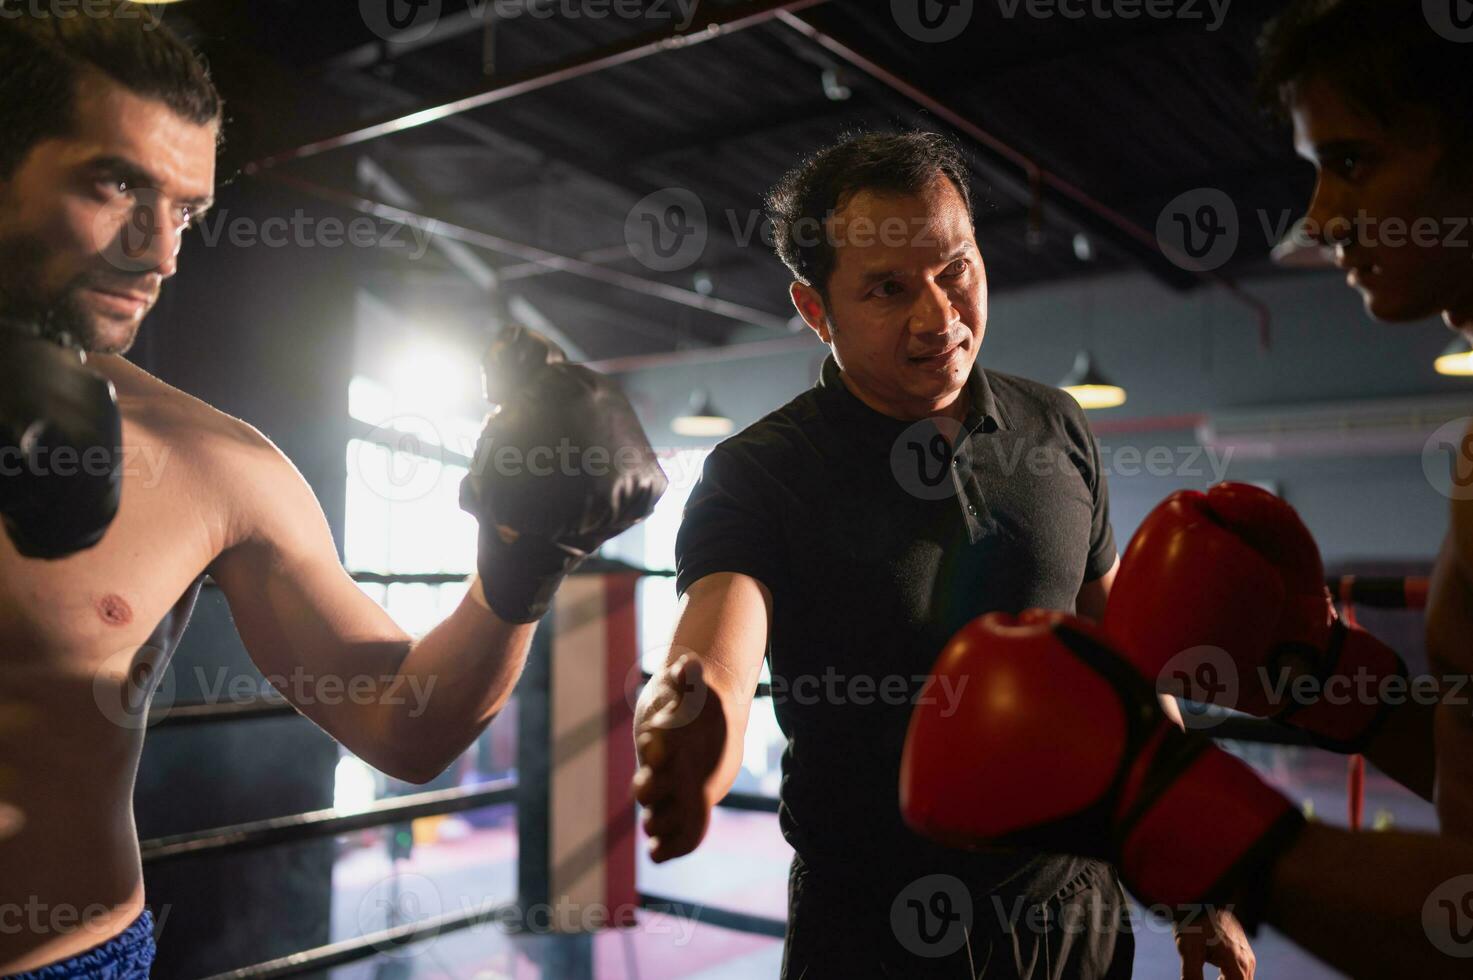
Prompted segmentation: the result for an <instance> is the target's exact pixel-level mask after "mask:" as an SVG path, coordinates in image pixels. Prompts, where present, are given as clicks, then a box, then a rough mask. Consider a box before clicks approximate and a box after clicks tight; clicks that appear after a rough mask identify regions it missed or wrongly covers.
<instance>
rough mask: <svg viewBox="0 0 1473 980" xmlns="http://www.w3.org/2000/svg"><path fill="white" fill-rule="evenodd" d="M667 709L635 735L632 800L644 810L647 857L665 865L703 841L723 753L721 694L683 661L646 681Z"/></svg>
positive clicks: (687, 659) (695, 664) (698, 669)
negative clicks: (636, 756) (713, 783)
mask: <svg viewBox="0 0 1473 980" xmlns="http://www.w3.org/2000/svg"><path fill="white" fill-rule="evenodd" d="M650 683H651V684H652V685H658V688H657V690H656V691H655V692H654V694H655V696H657V697H660V699H661V700H662V701H665V702H666V703H665V704H664V706H663V707H662V708H661V709H660V710H659V711H658V712H657V713H656V714H655V715H654V716H652V717H651V718H650V719H649V721H648V722H647V723H646V724H645V725H643V726H642V727H641V729H640V730H639V731H638V732H637V733H636V734H635V740H634V741H635V749H636V751H637V752H638V754H639V761H640V768H639V770H638V771H637V772H636V773H635V775H634V798H635V800H636V801H638V802H639V804H640V805H641V806H643V807H644V808H645V813H644V830H645V833H646V834H648V835H649V838H650V843H649V848H650V856H651V857H652V858H653V859H654V860H655V861H656V862H661V861H668V860H670V859H671V858H677V857H681V856H683V855H686V854H689V853H690V852H691V851H694V850H695V849H696V847H697V845H699V844H700V843H701V840H702V839H703V838H704V837H705V836H706V828H707V827H708V826H709V825H710V821H711V808H712V807H713V806H715V804H716V802H717V801H716V800H715V799H714V798H713V797H714V790H712V789H711V787H710V783H711V781H712V778H713V777H714V776H715V775H716V774H717V770H718V769H719V768H720V765H721V760H722V756H723V754H724V752H725V749H726V715H725V712H724V710H723V704H722V700H721V696H720V694H718V693H717V692H716V691H715V690H714V689H713V688H711V687H710V686H709V685H708V684H707V683H706V681H705V676H704V672H703V671H702V668H701V664H700V662H699V661H696V660H694V659H692V658H690V657H688V656H685V657H681V658H680V659H679V660H677V661H675V662H674V663H672V664H670V665H668V666H666V667H665V668H664V669H662V670H661V671H660V672H659V673H657V674H655V676H654V677H653V678H652V679H651V680H650Z"/></svg>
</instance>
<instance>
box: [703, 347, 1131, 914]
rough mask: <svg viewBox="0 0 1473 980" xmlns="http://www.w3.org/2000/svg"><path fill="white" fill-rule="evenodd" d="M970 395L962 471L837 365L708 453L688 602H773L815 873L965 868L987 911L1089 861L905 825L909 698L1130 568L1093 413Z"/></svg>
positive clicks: (1033, 387) (978, 373)
mask: <svg viewBox="0 0 1473 980" xmlns="http://www.w3.org/2000/svg"><path fill="white" fill-rule="evenodd" d="M968 390H969V393H970V400H969V401H970V408H969V411H968V413H967V415H966V418H965V419H964V420H963V422H962V431H963V432H964V433H965V436H964V438H961V439H957V440H956V443H957V445H958V446H959V451H958V452H956V453H955V454H954V455H953V454H952V453H951V450H950V444H949V442H947V441H944V440H941V441H938V440H937V439H936V436H937V432H936V430H935V429H934V428H932V427H931V426H930V425H929V424H927V423H924V422H923V423H920V424H919V425H918V424H916V423H910V422H903V421H898V420H896V419H892V418H890V417H888V416H885V415H882V414H881V413H879V412H876V411H875V410H874V409H872V408H870V407H869V406H867V405H865V404H864V403H863V402H862V401H860V400H859V399H858V398H856V397H855V396H854V395H853V394H852V393H851V392H850V391H849V390H848V388H846V387H845V386H844V383H843V381H842V379H841V378H840V375H839V368H838V365H837V364H836V363H835V362H834V359H833V357H832V355H831V356H830V357H829V358H828V359H827V360H826V361H825V362H824V365H823V370H822V373H821V376H820V378H819V381H818V384H816V385H815V386H814V387H813V388H811V389H809V390H808V391H806V392H804V393H803V394H801V395H799V396H798V397H797V398H795V399H793V400H792V401H791V402H789V403H788V404H787V405H784V406H783V407H782V408H780V409H778V410H777V411H775V412H772V413H771V414H769V415H767V416H766V417H765V418H763V419H761V420H760V421H758V422H756V423H755V424H753V425H752V426H750V427H748V428H746V429H744V430H743V431H741V432H739V433H737V434H736V435H734V436H732V437H731V438H729V439H727V440H725V441H724V442H722V443H721V444H720V445H718V446H717V447H716V448H715V450H714V451H713V452H712V453H711V455H710V457H708V459H707V460H706V465H705V470H704V471H703V473H702V476H701V480H700V482H699V483H698V484H697V485H696V487H695V490H694V491H693V492H692V494H691V497H690V502H689V503H688V504H687V506H686V510H685V516H684V520H683V523H682V524H681V528H680V533H679V535H678V537H677V540H676V546H675V551H676V567H677V570H678V578H677V580H676V585H677V588H678V589H679V591H680V593H681V594H682V595H683V594H684V593H685V591H686V590H687V589H689V588H690V586H691V585H692V584H693V583H695V582H696V581H698V580H699V579H701V578H704V577H705V576H707V575H711V574H713V573H716V572H740V573H743V574H745V575H750V576H751V577H753V578H755V579H757V580H758V581H759V582H761V583H763V584H764V585H765V586H767V588H768V590H769V591H770V592H771V593H772V601H773V623H772V632H771V646H770V648H769V650H768V657H769V667H770V668H771V672H772V677H773V702H774V708H775V710H776V713H777V720H778V723H779V725H780V726H781V728H782V730H783V732H784V734H786V735H787V737H788V746H787V749H786V750H785V751H784V753H783V780H782V790H781V796H782V807H781V810H780V820H781V824H782V829H783V833H784V835H785V836H786V837H787V839H788V842H789V843H790V844H792V846H793V848H794V849H795V850H796V851H797V854H798V856H799V858H800V859H801V860H802V861H803V862H804V863H805V864H806V865H807V866H808V867H810V868H811V869H812V870H813V871H815V872H823V873H826V874H833V875H843V876H846V877H855V878H856V879H857V880H859V881H864V882H867V883H872V884H876V885H881V886H883V887H888V886H889V885H890V883H891V882H892V881H893V882H902V883H903V882H906V881H909V880H911V879H913V878H915V877H917V876H919V875H921V874H927V873H934V872H946V873H951V874H956V875H958V876H960V877H962V878H963V879H964V880H966V881H967V883H968V885H969V887H971V888H972V890H973V893H974V895H975V896H976V897H977V898H978V899H980V898H981V895H982V894H986V893H987V892H988V891H997V892H1000V893H1004V894H1008V895H1019V896H1025V897H1027V898H1029V899H1035V900H1039V901H1042V900H1046V899H1047V898H1048V897H1049V896H1050V895H1052V894H1054V893H1055V892H1056V891H1057V890H1058V889H1059V888H1061V887H1063V886H1064V885H1066V884H1068V883H1069V882H1070V880H1071V879H1074V878H1076V877H1077V876H1079V875H1080V874H1081V873H1083V872H1085V871H1087V870H1091V869H1090V868H1088V867H1087V862H1081V861H1079V860H1078V859H1074V858H1065V857H1055V856H1043V855H1039V854H1036V853H1032V852H1027V853H1025V852H1017V851H1005V852H1003V851H996V852H987V853H976V854H974V853H967V852H961V851H956V850H951V849H947V848H943V847H940V846H939V845H935V844H932V843H930V842H929V841H926V840H925V839H923V838H921V837H919V836H917V835H916V834H914V833H912V832H911V831H910V830H909V829H908V828H907V827H906V826H905V825H904V823H903V821H902V820H901V817H900V809H899V801H898V783H899V765H900V752H901V747H902V745H903V744H904V740H905V728H906V724H907V721H908V719H909V716H910V709H911V706H912V702H911V699H912V698H913V697H916V696H930V697H938V698H942V699H946V698H948V697H949V696H950V697H954V696H955V692H954V691H950V692H949V691H947V690H946V689H943V688H941V687H939V686H938V685H926V684H925V683H924V681H925V678H926V676H927V674H928V672H929V670H930V667H931V665H932V664H933V663H934V662H935V660H936V657H937V655H938V654H939V653H940V652H941V648H942V646H944V645H945V643H946V641H947V640H948V639H950V637H951V636H952V634H953V633H955V632H956V631H957V630H958V629H959V628H961V627H962V626H963V625H964V624H966V623H967V622H969V621H971V620H972V619H974V618H975V617H977V616H980V615H982V614H983V613H987V612H993V611H997V610H1002V611H1007V612H1018V611H1021V610H1023V609H1027V608H1031V607H1042V608H1050V609H1064V610H1072V609H1073V608H1074V600H1075V597H1076V595H1077V593H1078V592H1079V588H1080V586H1081V585H1082V584H1083V583H1084V582H1086V581H1090V580H1093V579H1096V578H1099V577H1100V576H1101V575H1103V574H1105V573H1106V572H1107V571H1109V569H1110V566H1111V565H1112V564H1114V561H1115V541H1114V537H1113V535H1112V533H1111V530H1110V522H1109V498H1108V492H1107V490H1106V486H1105V476H1104V473H1103V472H1101V469H1100V461H1099V454H1098V451H1097V447H1096V446H1095V442H1094V438H1093V437H1092V435H1091V434H1090V431H1089V426H1088V424H1087V423H1086V422H1085V419H1084V413H1083V411H1081V409H1080V408H1079V405H1078V404H1077V403H1076V402H1075V401H1074V399H1073V398H1071V397H1070V396H1069V395H1068V394H1067V393H1065V392H1062V391H1060V390H1058V389H1056V388H1052V387H1049V386H1047V385H1042V384H1039V383H1037V382H1033V381H1028V380H1025V379H1023V378H1017V377H1013V376H1010V375H1006V374H1000V373H998V372H994V371H985V370H983V369H982V367H981V366H980V364H979V365H977V366H975V367H974V368H973V371H972V375H971V378H970V380H969V382H968ZM942 703H943V705H944V704H946V703H948V702H947V701H946V700H943V701H942ZM1041 778H1042V777H1041ZM1094 870H1098V869H1094ZM979 889H980V890H981V891H980V893H979V891H978V890H979Z"/></svg>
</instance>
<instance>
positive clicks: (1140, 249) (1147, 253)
mask: <svg viewBox="0 0 1473 980" xmlns="http://www.w3.org/2000/svg"><path fill="white" fill-rule="evenodd" d="M776 17H777V19H778V20H779V21H781V22H782V23H783V24H784V25H786V26H787V27H789V28H791V29H792V30H793V31H796V32H797V33H798V34H800V35H802V36H803V37H806V38H807V39H808V40H809V41H811V42H813V43H814V44H817V45H819V46H820V47H822V48H823V49H824V50H826V51H828V52H829V53H831V54H833V55H836V56H837V57H839V58H840V59H842V60H843V61H844V62H845V63H846V64H848V65H850V66H852V67H853V68H855V69H857V70H859V71H861V72H863V73H864V74H866V75H868V76H869V77H870V78H873V79H874V80H875V81H877V82H879V83H881V84H882V85H884V86H886V87H887V88H889V89H891V90H892V91H894V92H897V93H899V94H900V95H902V96H904V97H905V98H907V99H909V100H911V101H912V102H914V103H915V104H916V105H919V106H920V107H922V108H923V109H925V110H926V111H928V112H930V113H932V114H934V115H935V116H936V117H937V118H938V119H940V120H942V121H943V122H945V123H946V124H947V125H948V126H951V127H952V128H953V129H955V130H957V131H958V132H960V133H963V134H965V135H966V136H967V137H968V138H970V139H971V140H973V141H974V142H976V143H977V144H978V145H979V146H982V147H984V148H985V149H987V150H989V151H990V152H991V153H993V154H995V155H996V156H998V157H1000V158H1001V159H1002V160H1004V161H1006V162H1008V163H1010V164H1012V165H1014V166H1016V167H1018V168H1019V169H1021V170H1022V171H1023V172H1024V174H1025V175H1026V176H1027V181H1028V187H1030V188H1037V187H1048V188H1049V189H1051V190H1053V191H1054V192H1055V193H1057V194H1058V195H1060V196H1061V197H1062V198H1064V200H1065V201H1066V202H1068V203H1070V204H1072V205H1073V210H1074V212H1075V216H1076V218H1077V217H1079V216H1080V212H1083V214H1085V215H1088V216H1091V217H1093V218H1094V219H1096V220H1095V221H1092V222H1090V224H1091V225H1097V224H1098V223H1100V222H1103V223H1104V224H1105V225H1106V226H1107V228H1108V229H1111V230H1113V235H1112V237H1113V239H1114V240H1115V241H1116V243H1117V244H1120V245H1123V246H1125V250H1126V252H1127V254H1130V255H1133V256H1136V257H1137V259H1138V260H1140V262H1141V264H1142V265H1143V266H1144V267H1145V268H1146V270H1147V271H1148V272H1150V273H1151V274H1152V275H1154V276H1156V277H1157V278H1158V279H1164V280H1165V281H1167V282H1169V283H1170V284H1172V285H1178V284H1179V283H1180V281H1181V276H1182V275H1183V274H1185V275H1187V276H1191V277H1194V278H1196V279H1198V280H1200V281H1204V282H1210V283H1212V284H1215V285H1217V286H1219V287H1221V288H1222V289H1224V290H1225V291H1226V292H1227V293H1229V294H1230V295H1231V296H1233V297H1234V298H1235V299H1237V300H1238V301H1239V302H1240V303H1242V304H1243V305H1245V306H1247V307H1248V308H1249V309H1250V310H1252V311H1253V314H1254V317H1255V321H1256V323H1257V325H1258V336H1259V344H1260V345H1261V346H1262V347H1264V348H1267V347H1268V344H1269V310H1268V306H1267V305H1266V304H1265V303H1264V302H1263V301H1262V300H1260V299H1258V297H1256V296H1253V295H1251V294H1250V293H1247V292H1245V291H1244V290H1243V289H1242V287H1240V286H1239V285H1238V284H1237V283H1235V282H1233V281H1232V280H1231V279H1228V278H1227V277H1226V276H1222V275H1218V274H1216V273H1211V272H1198V273H1192V272H1188V271H1187V270H1183V269H1180V268H1178V267H1177V266H1176V265H1174V264H1170V263H1168V262H1167V260H1166V257H1165V256H1164V254H1163V252H1162V249H1163V243H1162V242H1160V241H1158V240H1157V238H1156V236H1155V235H1154V234H1152V233H1151V232H1149V231H1147V230H1145V229H1144V228H1142V227H1140V226H1139V225H1137V224H1136V223H1135V222H1133V221H1131V220H1130V219H1129V218H1127V217H1126V216H1125V215H1123V214H1121V213H1120V212H1118V211H1116V210H1115V209H1113V208H1111V207H1110V206H1109V205H1107V204H1105V203H1104V202H1102V201H1100V200H1097V199H1096V198H1094V197H1092V196H1091V195H1090V194H1089V193H1088V192H1086V191H1085V190H1083V189H1082V188H1079V187H1077V186H1075V185H1074V184H1072V183H1070V182H1069V181H1067V180H1065V179H1064V178H1063V177H1060V176H1059V175H1058V174H1055V173H1053V172H1051V171H1049V170H1047V169H1045V168H1044V167H1043V166H1042V165H1041V164H1039V163H1038V162H1037V161H1036V160H1034V159H1033V158H1032V157H1030V156H1028V155H1027V154H1026V153H1023V152H1022V151H1020V150H1018V149H1017V148H1015V147H1014V146H1012V145H1011V144H1010V143H1008V142H1006V141H1005V140H1002V139H1000V138H999V137H997V136H995V135H993V134H992V133H990V132H988V131H987V130H985V129H983V128H982V127H981V126H979V125H977V124H976V123H975V122H973V121H972V120H971V119H969V118H967V117H966V116H965V115H963V114H962V113H960V112H958V111H957V110H955V109H953V108H951V107H950V106H949V105H946V104H945V103H944V102H942V101H941V100H940V99H938V98H936V97H935V96H933V95H931V94H929V93H928V92H926V91H925V90H924V89H922V88H921V87H920V86H918V85H916V84H914V83H912V82H910V81H908V80H906V79H905V78H903V77H901V76H900V75H899V74H897V73H896V72H894V71H892V70H891V69H889V68H886V67H885V66H884V65H881V64H880V63H879V62H876V61H873V60H871V59H870V58H868V57H866V56H865V55H864V54H862V53H861V52H859V51H858V50H856V49H854V48H852V47H850V46H849V45H848V44H846V43H844V42H843V41H841V40H839V39H838V38H836V37H834V36H833V35H831V34H829V33H828V32H826V31H824V30H823V29H822V28H820V27H818V26H817V25H815V24H814V23H813V22H812V21H811V20H810V19H808V18H804V17H800V16H799V15H798V14H797V13H796V12H790V11H787V10H779V11H777V13H776ZM1023 200H1024V202H1025V203H1031V202H1030V199H1029V198H1027V197H1024V198H1023ZM1143 253H1144V254H1143ZM1151 256H1156V259H1155V261H1151ZM1182 258H1185V257H1184V256H1183V257H1182Z"/></svg>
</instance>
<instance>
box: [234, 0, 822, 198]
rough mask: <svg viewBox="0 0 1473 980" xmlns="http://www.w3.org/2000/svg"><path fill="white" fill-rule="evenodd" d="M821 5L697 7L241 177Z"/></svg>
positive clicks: (780, 0) (802, 1) (810, 1)
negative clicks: (684, 20)
mask: <svg viewBox="0 0 1473 980" xmlns="http://www.w3.org/2000/svg"><path fill="white" fill-rule="evenodd" d="M823 2H824V0H752V2H751V3H746V4H739V5H735V6H731V7H724V8H719V9H717V10H714V11H713V10H710V9H709V8H705V7H703V9H704V10H705V11H706V12H704V13H702V14H700V15H699V16H697V17H696V18H695V20H693V21H692V22H691V23H690V24H689V25H688V26H687V27H686V29H685V30H683V31H682V30H679V29H678V28H676V29H670V30H662V31H650V32H646V33H644V34H640V35H638V36H636V37H634V38H631V39H628V40H624V41H619V42H617V43H615V44H609V45H605V46H603V47H600V48H595V49H594V50H593V51H589V52H585V53H584V54H580V55H577V56H576V57H573V58H569V59H565V60H563V61H561V62H558V63H556V64H554V65H551V66H548V67H545V68H539V69H536V70H533V71H526V72H519V73H517V74H514V75H512V76H510V77H508V78H505V79H502V80H500V81H497V82H494V83H492V84H491V85H488V86H486V87H483V88H479V89H477V90H476V91H474V92H471V93H469V94H467V95H464V96H462V97H460V98H458V99H452V100H450V101H449V102H437V103H433V104H431V105H426V106H422V107H421V108H419V109H416V110H414V111H411V112H403V113H395V114H394V115H392V116H390V117H388V118H386V119H381V120H379V121H377V122H374V123H370V124H369V125H366V126H360V127H358V128H356V129H351V130H348V131H347V132H343V133H338V134H336V135H334V136H329V137H327V138H325V139H320V140H314V141H313V142H311V143H305V144H303V145H301V146H296V147H292V148H290V149H287V150H282V151H280V152H278V153H273V154H271V155H270V156H266V157H263V158H261V159H260V160H256V161H253V162H252V163H248V164H246V165H245V167H244V168H243V170H244V172H245V173H247V174H255V173H259V172H261V171H263V170H267V169H269V168H271V167H277V166H280V165H281V164H283V163H289V162H291V161H293V160H305V159H307V158H308V157H314V156H318V155H319V154H322V153H327V152H329V151H331V150H336V149H340V148H342V147H345V146H354V145H357V144H359V143H366V142H368V141H370V140H376V139H379V138H381V137H384V136H389V135H392V134H394V133H402V132H404V131H405V130H409V129H415V128H417V127H420V126H424V125H427V124H429V123H433V122H440V121H441V120H444V119H448V118H450V117H452V116H458V115H460V114H461V113H464V112H469V111H471V110H472V109H479V108H481V107H482V106H488V105H492V104H494V103H497V102H505V101H507V100H508V99H514V98H517V97H518V96H522V95H527V94H529V93H531V92H538V91H541V90H542V89H545V88H550V87H552V86H554V85H559V84H561V83H563V82H567V81H572V80H573V79H577V78H585V77H587V76H589V75H594V74H596V73H598V72H601V71H604V70H605V69H608V68H615V67H618V66H620V65H627V64H632V63H634V62H636V61H641V60H643V59H645V58H648V57H650V56H651V55H655V54H660V53H661V52H664V51H673V50H678V49H680V48H686V47H690V46H692V45H696V44H700V43H702V42H703V41H710V40H714V39H715V38H718V37H722V36H724V35H727V34H734V33H736V32H737V31H742V30H746V29H747V28H749V27H756V26H757V25H759V24H765V23H767V22H769V21H771V20H772V19H773V18H774V17H776V16H778V15H779V14H782V13H786V12H787V11H790V10H802V9H804V8H807V7H813V6H816V5H818V4H820V3H823Z"/></svg>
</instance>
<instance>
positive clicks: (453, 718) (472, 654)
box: [349, 600, 537, 782]
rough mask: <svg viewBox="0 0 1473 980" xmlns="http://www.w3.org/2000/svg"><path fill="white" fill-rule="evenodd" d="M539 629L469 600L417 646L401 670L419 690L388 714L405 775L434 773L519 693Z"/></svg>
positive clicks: (388, 741) (409, 688) (389, 733)
mask: <svg viewBox="0 0 1473 980" xmlns="http://www.w3.org/2000/svg"><path fill="white" fill-rule="evenodd" d="M536 630H537V624H536V623H525V624H511V623H506V622H503V621H502V620H501V619H500V618H499V617H497V616H496V614H495V613H492V612H489V611H487V610H486V609H484V608H483V607H481V606H480V605H478V604H476V603H474V602H471V601H470V600H466V601H465V602H462V603H461V605H460V607H459V608H457V609H456V610H455V612H454V613H452V614H451V615H450V617H449V618H448V619H446V620H445V621H444V622H442V623H441V624H440V625H438V626H436V627H435V628H434V629H432V630H431V631H430V632H429V633H427V634H425V636H424V637H422V638H421V639H420V640H418V641H417V642H416V643H415V644H414V645H413V646H412V647H411V648H410V650H409V653H408V655H407V656H406V657H405V658H404V661H403V663H402V664H400V666H399V670H398V672H397V676H398V680H399V686H400V688H401V690H403V691H406V692H409V694H410V695H411V696H408V697H400V698H393V699H387V703H385V704H384V705H382V709H383V711H382V715H381V718H380V724H381V726H382V728H381V732H382V735H381V739H382V740H383V742H384V743H385V749H386V751H387V752H389V753H390V754H391V755H394V756H398V757H399V758H400V759H401V762H400V768H401V769H403V770H407V772H405V773H404V775H402V776H401V777H400V778H407V779H408V780H409V781H410V782H427V781H429V780H430V779H433V778H434V777H435V776H437V775H439V773H441V772H443V771H444V769H445V767H446V766H448V765H450V764H451V763H452V762H454V761H455V760H456V759H457V758H459V756H460V754H461V753H462V752H464V751H465V750H466V749H467V748H468V747H469V746H470V745H471V743H473V742H474V741H475V740H476V739H477V738H478V737H479V736H480V734H481V733H482V732H483V731H485V729H486V726H487V725H489V724H490V723H491V721H492V720H493V719H494V718H495V717H496V716H497V715H498V714H500V713H501V709H502V708H504V707H505V706H506V702H507V701H508V700H509V699H510V698H511V695H512V692H513V691H514V690H515V688H516V685H517V681H518V679H520V677H521V675H522V670H523V668H524V667H525V666H526V663H527V652H528V650H529V648H530V646H531V643H532V635H533V634H534V633H535V632H536ZM352 747H353V746H352V745H349V748H352ZM394 775H400V774H399V773H394Z"/></svg>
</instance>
